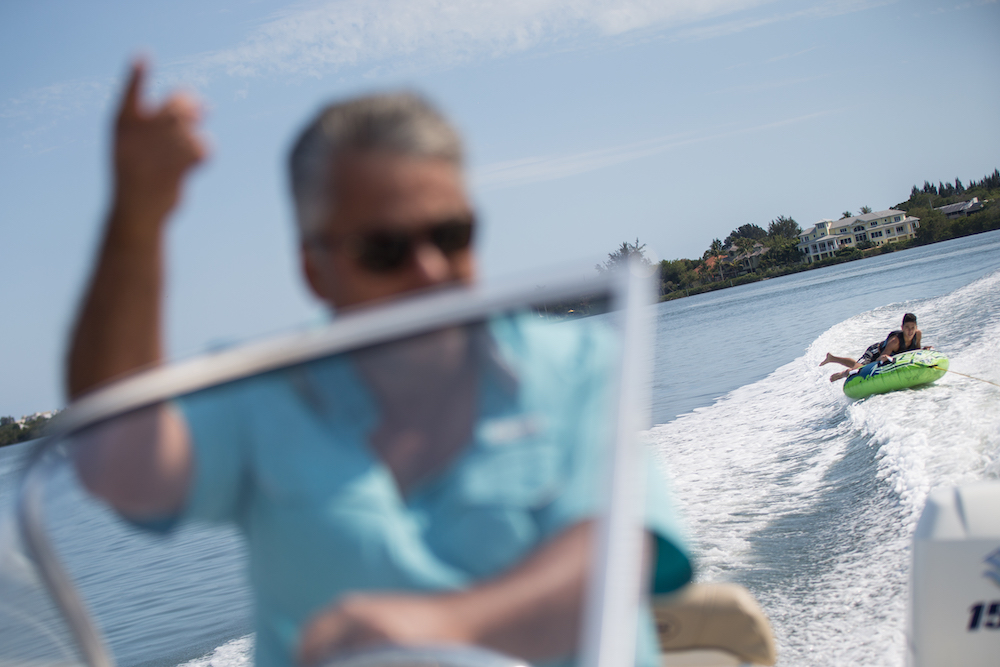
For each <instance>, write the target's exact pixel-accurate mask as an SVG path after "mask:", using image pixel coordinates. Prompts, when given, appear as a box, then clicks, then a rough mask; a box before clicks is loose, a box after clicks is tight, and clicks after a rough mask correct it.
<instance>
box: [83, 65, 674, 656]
mask: <svg viewBox="0 0 1000 667" xmlns="http://www.w3.org/2000/svg"><path fill="white" fill-rule="evenodd" d="M143 78H144V69H143V67H142V66H141V65H137V66H135V67H134V69H133V71H132V75H131V79H130V82H129V84H128V87H127V90H126V92H125V95H124V98H123V100H122V104H121V109H120V112H119V116H118V120H117V124H116V127H115V150H114V169H115V174H114V175H115V189H114V198H113V202H112V207H111V213H110V214H109V217H108V221H107V225H106V228H105V236H104V242H103V245H102V246H101V250H100V256H99V259H98V262H97V267H96V270H95V272H94V276H93V279H92V282H91V284H90V288H89V290H88V292H87V293H86V297H85V300H84V303H83V307H82V310H81V313H80V316H79V319H78V322H77V326H76V328H75V331H74V335H73V340H72V345H71V349H70V355H69V362H68V366H69V370H68V387H69V393H70V396H71V397H73V398H75V397H77V396H80V395H81V394H83V393H85V392H87V391H90V390H92V389H94V388H96V387H98V386H100V385H102V384H104V383H106V382H108V381H110V380H112V379H115V378H118V377H121V376H123V375H126V374H129V373H132V372H135V371H137V370H140V369H143V368H147V367H150V366H153V365H156V364H158V363H160V362H161V361H162V341H161V331H162V322H161V310H162V308H161V302H162V281H163V276H162V273H163V268H162V267H163V242H164V231H165V226H166V223H167V220H168V217H169V215H170V213H171V211H172V210H173V209H174V207H175V206H176V204H177V202H178V201H179V198H180V196H181V192H182V186H183V181H184V178H185V176H186V174H187V173H188V172H189V171H190V170H191V169H192V168H193V167H195V166H196V165H197V164H198V163H199V162H201V161H202V160H203V159H204V157H205V154H206V150H205V147H204V143H203V141H202V140H201V139H200V138H199V136H198V134H197V127H198V122H199V111H198V106H197V104H196V102H195V101H194V100H192V99H191V98H188V97H185V96H182V95H174V96H172V97H170V98H168V99H167V100H166V102H164V104H163V105H162V106H160V107H158V108H147V107H146V106H145V105H144V103H143V101H142V95H141V88H142V82H143ZM290 167H291V180H292V190H293V195H294V197H295V204H296V212H297V218H298V219H297V222H298V226H299V231H300V236H301V259H302V267H303V272H304V274H305V277H306V280H307V282H308V285H309V287H310V289H311V290H312V292H313V293H314V294H315V295H316V296H317V297H318V298H319V299H321V300H322V301H324V302H325V303H326V304H328V305H329V306H330V307H331V308H334V309H344V308H349V307H353V306H359V305H362V304H371V303H373V302H376V301H380V300H385V299H391V298H395V297H398V296H400V295H403V294H406V293H410V292H414V291H417V290H423V289H427V288H432V287H440V286H446V285H452V284H467V283H471V282H472V281H473V280H475V277H476V270H475V261H474V256H473V253H472V247H471V243H472V238H473V235H474V232H475V221H474V216H473V213H472V209H471V206H470V204H469V200H468V196H467V194H466V191H465V186H464V182H463V176H462V150H461V142H460V140H459V138H458V136H457V134H456V133H455V131H454V130H453V129H452V128H451V127H450V125H449V124H448V123H447V122H446V121H445V120H444V119H443V118H442V117H441V116H440V115H439V114H438V113H437V112H436V111H435V110H433V109H432V108H430V107H429V106H428V105H427V104H426V103H425V102H424V101H423V100H421V99H420V98H418V97H415V96H413V95H407V94H394V95H381V96H372V97H366V98H360V99H356V100H350V101H347V102H344V103H341V104H336V105H332V106H330V107H327V108H326V109H324V110H323V111H322V112H321V113H320V115H319V116H318V117H317V118H316V119H315V120H314V121H313V122H312V123H311V124H310V125H309V126H308V127H307V128H306V129H305V131H304V132H303V133H302V135H301V137H300V139H299V141H298V142H297V144H296V146H295V148H294V150H293V152H292V155H291V164H290ZM515 333H516V334H517V335H514V336H513V337H514V338H517V337H518V336H520V332H515ZM449 336H450V337H449ZM527 339H528V340H529V343H530V344H529V345H528V346H527V347H526V348H525V349H526V350H527V351H526V352H524V353H523V355H522V359H521V362H522V363H521V366H520V368H521V369H522V370H523V371H524V373H526V374H530V373H534V374H535V375H536V376H537V383H540V384H544V383H546V382H550V381H551V379H547V378H546V376H545V374H546V370H547V369H550V368H552V369H555V368H556V366H554V364H557V363H562V362H561V361H559V358H562V357H565V358H566V359H568V360H569V361H566V364H568V365H569V366H572V367H573V368H574V369H577V370H574V371H573V373H574V374H575V375H576V376H578V379H577V380H574V382H573V383H572V387H574V388H579V390H580V392H581V393H580V395H581V396H588V397H590V398H588V399H587V400H599V399H600V398H601V397H602V396H603V395H604V394H603V393H602V390H601V378H603V375H601V373H602V372H603V371H601V370H599V369H597V370H595V369H593V368H590V367H589V366H588V363H589V360H590V359H593V358H595V357H596V356H598V355H597V352H599V346H600V343H599V342H595V341H591V340H584V339H580V340H573V341H568V342H563V343H562V344H560V346H559V348H560V351H559V354H554V353H553V350H552V349H550V348H546V345H545V344H544V342H543V341H540V339H537V337H536V338H532V336H531V335H529V336H528V337H527ZM471 340H472V339H471V338H467V337H462V336H457V337H456V336H451V335H450V334H447V333H446V335H445V337H444V338H440V339H436V340H435V341H433V345H436V346H437V347H438V348H440V349H445V350H448V352H447V354H445V355H444V357H445V358H449V359H457V360H459V362H457V363H455V364H454V365H453V367H449V368H445V369H444V370H442V371H441V372H440V373H438V374H437V375H424V376H423V377H424V378H425V382H427V387H426V388H424V387H420V388H418V389H420V391H422V392H423V393H425V394H427V395H428V396H430V397H432V398H431V399H429V400H428V402H427V407H426V409H420V407H419V406H417V409H414V404H413V402H412V400H409V399H407V400H403V399H400V398H398V396H402V395H404V394H406V393H407V392H406V390H407V388H406V387H402V386H400V385H401V384H403V382H404V381H403V379H401V378H398V377H395V376H394V374H393V372H392V367H391V366H390V367H389V368H386V367H385V365H384V364H382V365H381V366H380V364H379V361H378V359H373V360H367V359H366V358H365V357H364V356H361V357H358V358H357V359H356V360H354V362H352V363H351V364H346V365H345V364H340V365H337V364H334V365H332V366H328V367H322V368H318V369H316V371H315V373H314V374H313V375H312V376H309V377H306V378H304V382H305V384H306V385H307V386H311V387H313V388H314V389H315V390H316V392H317V396H319V400H326V399H329V401H330V402H331V403H332V404H335V407H334V408H333V409H332V410H331V414H333V415H334V418H333V420H332V421H329V423H326V424H324V425H321V426H316V421H317V420H315V419H313V418H312V416H311V414H312V413H310V412H309V409H308V405H307V404H309V403H310V401H309V400H305V399H303V398H302V393H301V386H302V384H303V383H302V382H299V381H298V380H296V381H286V380H285V379H284V378H263V379H261V380H259V381H253V382H251V383H250V384H249V385H247V386H245V387H243V388H240V389H236V390H233V391H232V392H229V393H226V392H221V395H220V393H219V392H216V393H215V394H212V395H209V396H198V395H194V396H192V397H186V398H184V399H182V400H180V401H177V402H175V403H174V404H172V405H169V406H159V407H157V408H154V409H151V410H146V411H143V412H140V413H137V414H136V415H135V416H134V418H132V421H131V422H129V421H128V419H126V420H124V422H123V428H124V431H123V432H128V433H129V437H127V438H115V437H103V438H96V439H95V440H94V442H92V443H90V444H88V445H85V446H83V447H81V450H80V453H79V455H78V456H77V465H78V470H79V472H80V476H81V479H82V480H83V482H84V483H85V484H86V485H87V486H88V488H90V489H91V490H92V491H93V492H94V493H95V494H96V495H98V496H100V497H102V498H103V499H105V500H106V501H108V502H109V503H110V504H111V505H112V506H113V507H115V508H116V509H117V510H118V511H119V512H120V513H121V514H122V515H124V516H125V517H127V518H129V519H130V520H132V521H134V522H136V523H139V524H140V525H144V526H147V527H149V528H151V529H162V530H166V529H169V528H170V527H171V526H173V525H175V524H176V523H177V522H178V521H182V520H186V519H205V520H215V521H229V522H233V523H236V524H237V525H238V526H240V527H241V528H242V529H243V530H244V532H245V533H246V534H247V536H248V542H249V545H250V547H249V548H250V561H251V574H250V578H251V582H252V585H253V587H254V593H255V603H256V607H257V611H256V619H257V620H256V629H257V649H256V650H257V656H256V664H257V665H259V666H260V667H268V666H269V665H284V664H291V663H293V662H295V661H298V662H300V663H304V664H312V663H315V662H317V661H319V660H321V659H322V658H323V657H325V656H328V655H330V654H333V653H335V652H338V651H342V650H346V649H355V648H362V647H365V646H370V645H373V644H379V643H387V642H388V643H398V644H442V643H469V644H477V645H481V646H485V647H488V648H493V649H496V650H499V651H501V652H505V653H509V654H513V655H517V656H520V657H523V658H525V659H528V660H532V661H540V662H552V661H557V660H563V659H566V658H568V657H569V656H571V655H572V653H573V650H574V648H575V646H576V643H577V634H578V631H579V623H580V617H581V607H582V603H583V599H582V598H583V593H584V584H585V580H586V572H587V566H588V560H589V557H588V548H589V545H590V539H591V538H590V533H591V525H592V521H591V519H592V517H593V515H594V512H595V511H596V509H595V507H594V496H595V493H594V489H593V485H592V484H590V483H589V481H592V478H593V477H594V463H593V459H594V457H593V456H590V455H589V452H590V451H591V448H589V446H588V445H586V443H585V442H584V440H586V439H587V438H588V437H591V438H592V436H588V434H587V433H585V429H584V428H583V427H582V426H580V425H579V424H582V423H584V422H585V419H584V417H585V415H586V410H587V406H586V405H579V404H578V405H573V404H571V402H568V401H564V402H563V403H565V406H564V407H560V408H559V410H562V412H561V413H560V414H561V415H562V416H563V417H564V419H563V426H564V427H565V428H563V432H561V435H560V438H559V439H558V445H557V448H558V450H557V451H555V452H554V453H553V451H552V447H551V446H549V443H542V444H541V445H540V444H539V443H537V442H533V441H532V440H531V438H527V439H524V438H522V440H525V441H524V442H516V443H514V445H516V446H513V448H512V445H510V444H506V445H505V448H504V449H503V452H504V453H503V454H502V456H503V457H505V458H502V459H501V458H497V457H499V456H501V454H499V453H497V452H500V451H501V450H500V449H499V448H496V447H493V448H492V449H490V448H489V447H486V446H481V445H480V444H478V438H479V436H477V435H475V434H476V433H478V432H479V430H481V429H479V430H477V428H476V427H477V421H476V420H477V419H481V418H482V416H483V415H484V414H486V416H489V410H488V409H487V408H485V407H484V403H483V401H485V400H486V399H485V398H483V397H482V396H481V395H480V394H490V392H491V391H492V389H491V387H492V385H490V384H486V385H484V384H482V383H481V381H480V380H481V376H482V375H483V374H485V373H493V374H494V375H499V374H502V373H501V372H500V371H499V370H497V369H495V368H489V369H486V370H483V369H482V368H481V367H480V366H470V365H469V364H467V363H464V361H462V360H465V359H468V358H470V357H469V355H470V354H471V353H470V352H468V350H471V349H472V348H473V347H475V346H474V345H473V342H470V341H471ZM519 340H520V338H519ZM536 340H538V341H539V342H538V343H537V344H535V342H533V341H536ZM507 342H508V341H505V340H503V339H502V338H501V339H500V340H498V341H497V345H498V346H500V347H501V348H502V347H503V346H504V345H505V344H506V343H507ZM415 344H416V345H417V346H418V347H419V346H420V345H421V344H422V343H421V341H420V340H419V339H418V340H417V341H416V342H415ZM470 369H471V370H470ZM501 370H502V369H501ZM397 375H398V374H397ZM550 375H551V373H550ZM521 380H522V381H526V380H525V378H524V377H522V378H521ZM498 382H499V383H500V384H502V382H501V381H498ZM310 383H312V384H310ZM575 390H576V389H574V391H575ZM310 391H311V390H310ZM560 391H566V390H561V389H559V388H557V387H552V388H551V391H547V392H546V391H542V392H539V394H540V395H542V396H555V397H558V396H559V393H560ZM324 392H325V394H324ZM369 393H370V395H369ZM501 394H502V392H500V393H499V394H497V396H498V397H494V398H493V399H491V400H494V404H495V405H494V408H491V409H495V410H496V411H497V414H501V413H502V414H506V413H505V412H504V410H507V409H508V408H509V407H510V406H507V405H506V404H504V401H505V400H508V399H506V398H504V396H503V395H501ZM407 395H408V396H413V395H414V393H413V392H412V391H411V392H410V393H409V394H407ZM490 395H492V394H490ZM546 400H548V399H546ZM508 402H509V401H508ZM563 403H560V405H563ZM345 405H348V406H350V407H349V409H348V408H345V407H343V406H345ZM434 405H439V406H440V405H445V406H447V408H448V413H449V415H450V416H451V417H452V418H449V419H447V420H445V419H441V418H440V414H439V413H438V412H434V407H433V406H434ZM496 406H500V407H496ZM282 410H284V411H283V412H282ZM338 410H340V411H341V412H339V413H338V412H337V411H338ZM268 411H274V412H276V413H278V414H276V416H274V417H273V418H271V417H268V416H267V413H268ZM262 414H263V415H264V416H261V415H262ZM251 415H252V416H253V417H254V423H255V424H256V425H258V426H259V428H257V430H256V431H255V432H253V433H249V434H247V433H245V432H244V431H245V429H244V425H245V424H246V423H248V422H249V420H250V416H251ZM288 415H292V418H291V419H289V417H288ZM358 415H368V417H359V416H358ZM365 419H367V421H365ZM359 420H361V421H365V424H367V426H366V427H365V428H361V427H358V426H357V424H358V423H359ZM571 422H576V423H577V425H573V424H572V423H571ZM272 423H273V424H280V425H281V426H282V429H281V434H282V435H281V437H280V438H275V437H269V436H268V435H267V433H268V429H269V424H272ZM288 424H291V427H290V428H291V430H290V431H289V430H288V429H286V428H284V427H285V425H288ZM330 424H333V426H332V427H330ZM289 433H291V435H289ZM415 433H416V434H418V436H419V437H417V436H414V434H415ZM535 440H537V438H536V439H535ZM477 448H481V449H482V452H483V456H482V457H479V458H477V457H475V456H470V455H468V454H470V452H471V453H476V452H479V449H477ZM511 452H513V454H511ZM511 456H513V457H514V460H513V462H511ZM539 456H549V457H552V456H555V458H554V459H553V461H556V463H552V464H551V465H545V466H539V465H532V462H533V461H539V460H540V459H538V458H537V457H539ZM490 457H493V458H490ZM517 457H521V459H523V460H517ZM480 459H481V460H480ZM505 461H506V462H507V463H504V462H505ZM538 470H545V471H547V472H546V473H545V475H546V476H547V477H546V478H545V479H539V480H535V478H536V477H538ZM518 471H521V472H518ZM525 471H529V472H530V476H531V478H532V481H531V483H527V482H525V483H523V484H522V483H514V484H512V483H510V482H511V481H512V480H514V481H518V480H519V479H520V478H518V477H517V476H518V475H521V476H523V475H525V474H526V472H525ZM493 476H495V477H496V479H497V480H500V481H497V482H492V483H491V481H490V480H491V478H492V477H493ZM435 488H437V489H444V490H443V491H441V493H437V492H435V493H436V495H434V494H430V495H429V492H428V489H435ZM552 488H559V489H562V490H563V491H562V492H560V494H559V495H557V496H556V497H554V498H553V497H551V493H552V492H551V489H552ZM451 489H457V490H456V491H454V493H452V491H451ZM512 489H513V490H512ZM650 491H651V493H652V495H653V498H652V500H651V502H649V503H648V507H649V509H648V510H647V518H646V525H647V527H648V532H649V536H650V537H649V539H647V545H648V548H647V554H648V555H647V559H648V562H649V564H650V567H649V568H648V570H649V572H650V577H651V580H652V587H653V588H654V589H655V590H656V591H657V592H666V591H669V590H673V589H675V588H677V587H679V586H680V585H682V584H683V583H685V582H686V581H687V580H688V579H689V578H690V574H691V570H690V565H689V563H688V559H687V556H686V555H685V553H684V551H683V547H682V545H681V543H680V541H679V538H678V537H677V534H676V530H675V528H674V525H673V520H672V516H671V513H670V510H669V507H668V506H667V505H666V504H664V503H661V502H658V501H657V498H659V495H658V494H659V493H660V489H659V488H658V487H657V486H654V488H652V489H650ZM463 494H465V495H463ZM418 515H419V519H418V518H416V517H417V516H418ZM484 527H492V528H491V529H490V530H485V528H484ZM644 629H645V630H644V632H645V634H644V635H643V639H642V640H641V641H640V651H639V653H640V655H639V662H640V663H641V664H643V665H648V666H649V667H652V666H653V665H654V664H655V663H656V661H657V655H656V650H655V639H653V637H652V633H651V627H650V626H649V618H648V614H647V615H646V616H645V617H644Z"/></svg>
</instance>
